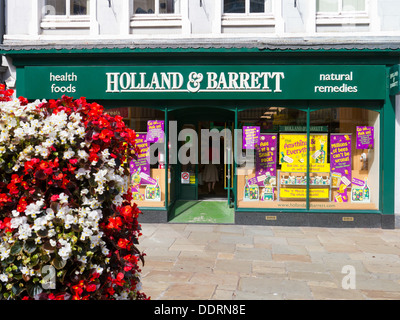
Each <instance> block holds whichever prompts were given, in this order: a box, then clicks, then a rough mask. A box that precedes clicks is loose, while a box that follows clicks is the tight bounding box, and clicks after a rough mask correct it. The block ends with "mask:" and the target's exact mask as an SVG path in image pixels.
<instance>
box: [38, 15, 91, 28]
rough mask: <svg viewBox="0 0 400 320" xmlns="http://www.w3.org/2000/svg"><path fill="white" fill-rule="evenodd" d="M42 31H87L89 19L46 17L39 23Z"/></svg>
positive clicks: (82, 17) (87, 17) (84, 17)
mask: <svg viewBox="0 0 400 320" xmlns="http://www.w3.org/2000/svg"><path fill="white" fill-rule="evenodd" d="M40 27H41V28H42V29H89V28H90V17H89V16H79V17H66V16H61V17H46V18H44V19H42V22H41V23H40Z"/></svg>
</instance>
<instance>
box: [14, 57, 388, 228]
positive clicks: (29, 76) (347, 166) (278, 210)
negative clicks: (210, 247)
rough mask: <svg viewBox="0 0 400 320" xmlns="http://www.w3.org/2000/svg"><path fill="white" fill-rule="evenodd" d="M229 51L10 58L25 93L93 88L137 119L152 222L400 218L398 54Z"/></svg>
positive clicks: (88, 92) (141, 190)
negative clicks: (399, 192)
mask: <svg viewBox="0 0 400 320" xmlns="http://www.w3.org/2000/svg"><path fill="white" fill-rule="evenodd" d="M171 57H172V56H171ZM171 57H170V58H171ZM222 58H223V57H222V55H221V56H219V57H218V59H216V58H215V57H214V58H213V59H209V60H207V59H206V58H203V59H202V60H201V59H198V60H197V61H200V63H194V61H195V59H194V58H193V59H189V58H187V59H182V61H181V62H179V61H177V60H176V59H172V58H171V60H170V61H169V63H165V62H163V60H162V59H159V60H156V63H154V60H150V58H148V59H147V60H146V59H141V60H139V62H138V61H136V62H132V61H134V60H133V59H125V60H121V61H120V62H118V59H116V60H113V62H112V63H109V62H105V59H100V60H99V61H98V62H96V64H94V63H93V61H91V60H90V59H89V58H87V59H86V60H85V59H84V60H82V59H77V58H74V59H72V58H69V59H67V60H68V61H66V60H63V59H62V58H60V57H58V58H57V59H53V60H50V61H47V62H45V63H42V62H39V60H35V61H28V59H20V60H18V59H14V61H15V64H16V66H17V78H18V80H17V93H18V95H22V96H25V97H27V98H28V99H41V98H46V99H55V98H59V97H60V96H61V95H63V94H65V95H68V96H73V97H75V98H78V97H81V96H84V97H86V98H87V99H88V100H89V101H96V102H98V103H100V104H102V105H104V106H105V107H106V108H107V109H108V112H109V113H111V114H114V115H121V116H122V117H123V118H124V120H125V123H126V124H127V125H128V126H130V127H131V128H132V129H134V130H135V131H136V133H137V145H138V147H139V148H140V149H141V150H142V153H141V154H140V155H139V157H138V159H137V160H135V161H133V162H132V163H131V174H132V191H133V195H134V197H135V201H136V202H137V203H138V205H139V207H140V208H141V209H142V211H143V212H145V214H144V215H143V216H142V221H147V222H178V223H179V222H200V223H201V222H203V223H210V222H211V223H236V224H258V225H293V226H295V225H296V226H301V225H304V226H339V227H358V226H361V227H383V228H393V227H394V164H395V148H394V146H395V141H394V131H395V121H394V119H395V111H394V110H395V108H394V101H393V97H392V96H391V95H390V91H389V76H388V74H389V70H390V67H391V65H390V63H389V62H386V61H384V60H383V59H378V60H379V63H376V64H369V63H367V62H366V61H367V59H366V60H365V61H363V63H358V64H357V63H356V62H355V61H357V59H351V60H344V59H342V60H341V59H338V58H336V59H335V60H334V61H335V63H333V64H332V63H328V61H330V59H326V60H324V59H314V60H312V59H308V62H307V63H303V62H302V64H300V60H299V61H297V62H299V63H297V62H296V63H293V59H291V61H292V62H291V63H289V62H288V61H285V60H284V59H281V60H279V59H278V60H275V61H274V62H272V60H266V61H263V60H262V59H256V60H255V62H251V61H250V60H251V59H250V60H249V59H240V58H236V59H231V60H228V61H230V63H226V62H225V63H224V62H222V61H223V60H224V59H222ZM378 60H377V61H378ZM82 61H83V63H82ZM150 61H152V63H150ZM369 61H371V60H369Z"/></svg>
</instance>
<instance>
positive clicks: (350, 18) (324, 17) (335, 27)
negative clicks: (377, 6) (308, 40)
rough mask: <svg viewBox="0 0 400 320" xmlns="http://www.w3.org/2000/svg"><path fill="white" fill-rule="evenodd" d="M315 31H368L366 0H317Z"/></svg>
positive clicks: (368, 18)
mask: <svg viewBox="0 0 400 320" xmlns="http://www.w3.org/2000/svg"><path fill="white" fill-rule="evenodd" d="M316 11H317V16H316V31H317V32H335V33H337V32H369V31H370V28H371V17H370V15H369V1H367V0H317V1H316Z"/></svg>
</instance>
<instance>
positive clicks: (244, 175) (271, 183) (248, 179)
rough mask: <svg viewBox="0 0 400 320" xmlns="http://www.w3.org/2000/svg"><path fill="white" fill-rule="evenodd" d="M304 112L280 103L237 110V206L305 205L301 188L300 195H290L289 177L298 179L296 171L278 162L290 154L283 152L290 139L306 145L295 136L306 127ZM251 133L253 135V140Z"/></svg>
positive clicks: (292, 206) (287, 207) (304, 206)
mask: <svg viewBox="0 0 400 320" xmlns="http://www.w3.org/2000/svg"><path fill="white" fill-rule="evenodd" d="M306 115H307V113H306V112H304V111H300V110H296V109H290V108H283V107H268V108H257V109H248V110H245V111H241V112H240V113H239V128H240V129H242V137H243V139H242V141H241V142H242V157H241V159H240V162H239V164H238V167H237V172H236V175H237V206H238V208H271V209H294V208H295V209H296V208H297V209H298V208H303V209H305V208H306V197H305V190H303V191H302V192H303V193H304V196H303V197H301V196H299V195H293V192H292V191H293V190H292V186H291V185H290V184H291V183H292V180H294V181H293V184H294V183H295V182H296V181H298V182H299V183H302V182H300V180H299V179H300V175H294V174H291V173H290V172H283V171H282V170H281V169H282V163H284V162H288V161H290V160H288V158H289V157H291V156H293V155H292V154H287V153H284V152H283V147H284V146H285V147H286V145H289V144H291V141H292V139H293V143H294V144H297V145H298V146H299V148H298V149H299V150H301V149H304V148H306V146H304V144H306V143H307V141H304V142H302V141H299V139H298V137H300V136H301V137H303V136H304V132H305V130H306V128H307V117H306ZM252 137H254V138H255V141H254V142H253V143H252V142H251V138H252ZM305 138H306V139H307V136H306V137H305ZM294 140H296V141H294ZM303 140H304V139H303ZM301 144H302V145H303V146H302V147H301ZM303 151H304V150H303ZM244 159H245V160H244ZM282 188H283V190H281V189H282Z"/></svg>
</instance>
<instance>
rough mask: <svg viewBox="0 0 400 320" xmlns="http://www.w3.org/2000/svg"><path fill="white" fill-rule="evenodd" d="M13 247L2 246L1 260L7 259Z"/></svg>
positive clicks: (0, 248)
mask: <svg viewBox="0 0 400 320" xmlns="http://www.w3.org/2000/svg"><path fill="white" fill-rule="evenodd" d="M10 251H11V249H7V248H6V247H3V246H0V258H1V261H3V260H4V259H7V258H8V257H9V256H10Z"/></svg>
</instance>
